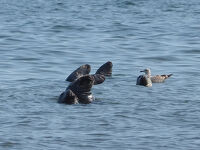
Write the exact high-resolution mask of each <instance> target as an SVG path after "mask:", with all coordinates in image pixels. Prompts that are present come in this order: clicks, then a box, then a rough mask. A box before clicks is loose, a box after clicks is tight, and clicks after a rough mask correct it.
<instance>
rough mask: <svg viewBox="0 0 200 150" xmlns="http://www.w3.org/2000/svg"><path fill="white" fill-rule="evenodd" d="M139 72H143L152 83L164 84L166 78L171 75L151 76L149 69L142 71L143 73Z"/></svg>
mask: <svg viewBox="0 0 200 150" xmlns="http://www.w3.org/2000/svg"><path fill="white" fill-rule="evenodd" d="M140 72H144V73H145V75H146V76H147V77H148V78H150V79H151V82H152V83H162V82H164V81H165V80H166V79H167V78H169V77H170V76H172V74H168V75H165V74H164V75H155V76H151V70H150V69H149V68H147V69H144V70H143V71H140Z"/></svg>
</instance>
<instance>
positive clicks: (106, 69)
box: [95, 61, 113, 76]
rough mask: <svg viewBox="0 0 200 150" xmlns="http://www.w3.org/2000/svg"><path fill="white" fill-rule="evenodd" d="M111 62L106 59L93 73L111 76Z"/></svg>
mask: <svg viewBox="0 0 200 150" xmlns="http://www.w3.org/2000/svg"><path fill="white" fill-rule="evenodd" d="M112 67H113V64H112V62H110V61H108V62H106V63H105V64H103V65H102V66H101V67H100V68H99V69H98V70H97V72H96V73H95V74H101V75H104V76H111V75H112Z"/></svg>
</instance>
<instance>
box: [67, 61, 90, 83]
mask: <svg viewBox="0 0 200 150" xmlns="http://www.w3.org/2000/svg"><path fill="white" fill-rule="evenodd" d="M90 70H91V67H90V65H88V64H85V65H82V66H80V67H79V68H77V69H76V70H75V71H74V72H72V73H71V74H70V75H69V76H68V77H67V78H66V81H69V82H73V81H75V80H76V79H78V78H80V77H82V76H84V75H87V74H89V73H90Z"/></svg>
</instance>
